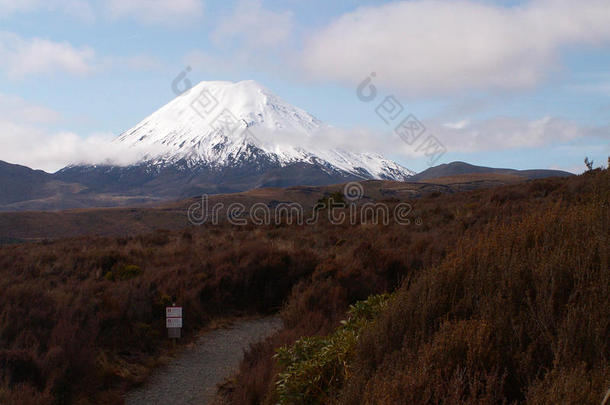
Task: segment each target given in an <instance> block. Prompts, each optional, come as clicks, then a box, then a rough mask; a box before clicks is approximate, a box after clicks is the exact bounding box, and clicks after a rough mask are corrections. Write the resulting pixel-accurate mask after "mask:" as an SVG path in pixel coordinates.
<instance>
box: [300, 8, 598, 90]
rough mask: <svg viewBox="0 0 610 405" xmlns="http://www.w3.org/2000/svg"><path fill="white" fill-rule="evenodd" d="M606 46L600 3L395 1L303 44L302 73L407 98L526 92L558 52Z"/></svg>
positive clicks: (362, 11)
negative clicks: (372, 80)
mask: <svg viewBox="0 0 610 405" xmlns="http://www.w3.org/2000/svg"><path fill="white" fill-rule="evenodd" d="M608 41H610V7H608V2H607V0H581V1H577V2H576V1H572V0H532V1H530V2H529V3H526V4H525V5H523V6H519V7H504V6H498V5H492V4H489V3H481V2H478V1H475V0H459V1H449V0H420V1H401V2H394V3H389V4H385V5H380V6H373V7H361V8H359V9H357V10H355V11H353V12H350V13H347V14H345V15H343V16H341V17H339V18H338V19H336V20H335V21H334V22H332V23H331V24H330V25H328V26H327V27H326V28H324V29H322V30H321V31H319V32H317V33H315V34H314V35H312V36H311V37H310V38H308V39H307V40H306V43H305V48H304V50H303V54H302V64H303V66H304V68H305V70H306V71H307V72H308V73H309V74H310V75H311V76H313V77H314V78H320V79H330V80H340V81H343V82H347V83H351V84H352V85H355V84H357V83H359V82H360V81H361V80H362V79H363V78H364V77H366V76H368V75H369V74H370V73H371V72H376V73H377V80H378V82H379V83H380V84H383V85H387V86H391V87H392V88H393V89H395V90H396V91H403V92H405V93H409V94H414V95H417V94H428V93H446V92H452V91H458V90H463V89H473V88H474V89H489V88H492V89H515V88H528V87H532V86H534V85H536V84H538V83H539V82H540V81H542V80H543V79H545V78H546V77H547V76H548V75H549V73H550V72H553V71H554V70H556V69H557V68H558V55H559V52H560V51H561V48H562V47H564V46H568V45H599V44H604V43H608Z"/></svg>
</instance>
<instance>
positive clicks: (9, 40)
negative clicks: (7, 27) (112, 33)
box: [0, 31, 95, 77]
mask: <svg viewBox="0 0 610 405" xmlns="http://www.w3.org/2000/svg"><path fill="white" fill-rule="evenodd" d="M94 56H95V52H94V51H93V49H92V48H90V47H81V48H76V47H74V46H73V45H71V44H70V43H68V42H54V41H51V40H48V39H44V38H32V39H25V38H22V37H20V36H18V35H16V34H13V33H9V32H1V31H0V69H3V70H5V71H6V72H7V73H8V74H9V76H12V77H23V76H30V75H36V74H47V73H55V72H65V73H70V74H77V75H85V74H88V73H90V72H91V71H92V70H93V66H92V62H93V59H94Z"/></svg>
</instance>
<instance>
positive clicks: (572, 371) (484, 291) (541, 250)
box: [0, 170, 610, 404]
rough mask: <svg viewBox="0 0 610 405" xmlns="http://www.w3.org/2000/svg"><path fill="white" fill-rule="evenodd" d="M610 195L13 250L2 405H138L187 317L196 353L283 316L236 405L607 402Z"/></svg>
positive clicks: (6, 290)
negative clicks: (175, 315)
mask: <svg viewBox="0 0 610 405" xmlns="http://www.w3.org/2000/svg"><path fill="white" fill-rule="evenodd" d="M609 184H610V179H609V176H608V171H607V170H606V171H601V170H593V171H591V172H589V173H587V174H585V175H583V176H578V177H574V178H568V179H544V180H536V181H532V182H528V183H524V184H517V185H512V186H503V187H498V188H493V189H486V190H475V191H470V192H464V193H457V194H453V195H443V194H438V193H436V194H430V195H428V196H424V197H422V198H419V199H415V200H411V201H410V203H412V205H413V207H414V210H413V212H412V215H413V218H421V219H422V224H421V225H417V224H416V221H412V223H411V225H408V226H404V225H399V224H397V223H396V222H395V221H390V225H388V226H384V225H376V224H373V223H364V224H357V225H350V224H348V223H345V224H341V225H332V224H330V223H327V222H326V221H324V220H321V221H319V222H318V223H317V224H315V225H311V226H307V225H303V226H299V225H270V226H255V225H248V226H241V227H240V226H231V225H229V224H220V225H205V226H202V227H191V228H186V229H183V230H181V231H171V232H170V231H157V232H154V233H150V234H145V235H140V236H129V237H112V238H111V237H107V238H104V237H80V238H71V239H61V240H54V241H44V242H39V243H28V244H18V245H6V246H2V247H0V275H1V277H0V290H1V291H2V294H0V319H1V323H0V403H15V404H72V403H78V404H117V403H121V401H122V400H121V393H122V392H123V391H124V390H125V389H127V388H129V387H131V386H133V385H134V384H138V383H140V382H141V381H143V379H144V378H145V377H146V376H147V374H148V372H149V370H150V368H151V367H153V366H154V365H155V359H156V358H157V357H158V355H159V353H161V352H162V351H163V350H165V348H167V346H168V344H167V339H166V335H165V324H164V310H163V308H164V306H166V305H168V304H170V303H171V302H172V301H174V300H175V301H176V302H177V303H178V304H179V305H182V306H183V308H184V314H185V315H184V317H185V318H184V326H185V330H184V333H185V339H184V340H185V341H188V339H189V338H190V337H192V336H193V334H194V332H196V331H197V330H199V329H201V328H203V327H205V326H206V325H208V324H209V323H210V322H211V321H213V320H215V319H219V318H224V317H231V316H236V315H243V314H263V313H270V312H276V311H281V314H282V316H283V319H284V329H283V330H281V331H280V332H278V333H277V334H276V335H274V336H272V337H271V338H270V339H268V340H267V341H266V342H263V343H260V344H257V345H255V346H253V347H252V349H251V350H250V351H249V352H248V353H247V354H246V357H245V359H244V362H243V363H242V365H241V369H240V373H239V375H238V376H237V379H236V384H235V385H234V386H232V387H231V386H230V385H229V386H228V388H227V390H226V391H227V392H226V395H227V399H228V400H229V401H230V402H232V403H234V404H256V403H276V402H277V401H279V400H283V399H285V401H284V402H286V403H291V402H290V401H292V402H296V403H299V400H298V399H295V396H294V395H295V392H296V391H298V390H301V389H303V390H308V391H307V392H309V393H310V395H309V396H308V397H307V398H309V399H308V400H307V401H308V402H304V401H301V402H303V403H315V402H316V401H318V402H319V403H333V402H336V403H345V404H351V403H360V402H364V403H383V404H385V403H387V404H390V403H392V404H393V403H409V404H410V403H464V404H466V403H503V402H506V403H515V402H516V403H520V402H528V403H558V402H562V400H558V399H557V398H567V401H568V402H567V403H574V404H576V403H596V402H595V401H597V402H599V401H600V400H601V398H600V397H601V396H603V391H604V390H605V389H607V388H608V387H607V386H608V382H610V380H609V378H610V373H609V368H608V364H610V361H609V360H610V352H609V350H610V348H609V346H608V345H609V342H610V339H609V336H610V326H609V322H610V313H609V312H608V311H609V307H610V306H609V305H608V302H609V298H608V297H610V294H609V293H610V292H609V291H608V288H609V286H610V280H609V277H610V274H609V270H608V248H607V247H608V245H609V242H610V241H609V240H608V229H609V223H608V212H609V207H608V200H609V197H610V196H609V189H610V186H609ZM387 203H388V204H390V205H391V204H395V203H397V202H396V201H388V202H387ZM320 218H324V216H320ZM390 292H393V294H392V296H393V298H392V299H390V300H387V299H385V298H384V299H379V298H378V297H377V298H376V297H373V298H369V297H370V296H371V295H376V294H384V293H390ZM382 297H385V296H382ZM367 299H368V301H365V303H361V304H356V303H357V302H358V301H363V300H367ZM354 304H355V306H354ZM351 305H352V309H351V310H350V306H351ZM342 320H346V322H345V323H344V324H341V321H342ZM281 347H283V348H284V349H282V350H280V351H279V353H278V349H279V348H281ZM324 350H325V354H324V355H321V351H324ZM325 356H326V357H325ZM309 359H314V360H315V361H314V363H313V364H309V362H308V360H309ZM304 366H307V367H312V368H310V369H303V367H304ZM317 371H320V375H321V377H320V379H318V380H317V382H316V383H315V386H310V387H308V386H307V384H308V381H309V379H308V378H306V377H307V376H308V374H307V373H314V372H317ZM278 382H279V385H278ZM316 390H317V391H320V392H323V393H324V394H323V395H324V396H317V395H318V394H316ZM304 392H305V391H304ZM320 395H322V394H320ZM282 398H283V399H282ZM354 401H355V402H354ZM579 401H580V402H579Z"/></svg>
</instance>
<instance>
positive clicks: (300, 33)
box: [0, 0, 610, 172]
mask: <svg viewBox="0 0 610 405" xmlns="http://www.w3.org/2000/svg"><path fill="white" fill-rule="evenodd" d="M186 66H190V67H191V68H192V71H191V72H190V73H189V74H188V79H189V80H191V81H192V82H193V83H196V82H198V81H201V80H231V81H238V80H244V79H254V80H257V81H259V82H260V83H262V84H264V85H265V86H267V87H268V88H270V89H271V90H273V91H274V92H275V93H277V94H278V95H280V96H281V97H283V98H284V99H286V100H287V101H289V102H291V103H292V104H294V105H296V106H298V107H301V108H304V109H305V110H307V111H309V112H310V113H312V114H313V115H315V116H317V117H318V118H320V119H321V120H322V121H324V122H326V123H328V124H331V125H334V126H336V127H340V128H344V129H346V130H354V131H356V130H362V129H364V130H366V132H367V134H368V135H367V136H369V137H370V139H368V140H367V142H369V143H370V144H371V145H373V144H374V143H375V142H376V139H380V140H381V139H385V138H384V137H383V136H382V134H385V135H388V134H391V133H392V127H389V126H388V125H386V124H385V123H384V122H383V120H381V119H380V118H379V116H377V114H376V113H375V108H376V106H377V105H378V104H379V103H380V102H381V101H382V100H383V97H385V96H390V95H393V96H395V98H396V100H399V101H400V103H401V104H402V105H403V106H404V108H405V114H406V113H411V114H414V115H415V116H416V117H417V118H418V119H419V120H420V121H421V122H422V123H423V124H424V125H425V126H426V130H427V132H428V133H429V134H432V135H434V136H435V137H436V138H437V139H438V140H439V141H440V142H442V144H443V145H444V146H445V148H446V150H447V151H446V153H445V154H444V155H443V156H442V157H441V158H440V159H439V160H438V161H437V162H436V163H444V162H450V161H453V160H465V161H468V162H471V163H474V164H482V165H490V166H497V167H499V166H502V167H515V168H562V169H566V170H570V171H573V172H579V171H582V169H583V168H584V165H583V164H582V161H583V158H584V157H585V156H589V157H591V158H593V159H594V161H595V162H597V163H605V162H606V159H607V156H608V155H610V147H609V143H610V142H609V140H610V119H609V117H610V6H608V4H607V0H583V1H580V2H573V1H568V0H533V1H493V2H492V1H476V0H463V1H458V2H455V1H449V0H429V1H428V0H421V1H403V2H383V1H355V0H345V1H332V2H329V1H322V0H314V1H306V2H305V1H296V0H284V1H279V0H274V1H271V0H237V1H210V0H131V1H130V0H97V1H95V0H90V1H87V0H82V1H79V0H65V1H60V0H47V1H43V0H23V1H21V2H18V3H15V2H13V1H7V0H0V159H2V160H7V161H10V162H13V163H20V164H26V165H28V166H31V167H36V168H42V169H45V170H49V171H53V170H57V169H59V168H61V167H62V166H63V165H65V164H67V163H69V162H71V161H73V160H74V159H78V158H79V157H80V156H82V155H83V154H87V155H89V154H91V155H93V156H95V155H96V154H101V153H103V151H102V149H103V148H101V147H99V145H100V142H105V141H107V140H108V139H111V138H112V137H113V136H115V135H118V134H119V133H121V132H122V131H124V130H126V129H128V128H130V127H132V126H133V125H135V124H136V123H137V122H139V121H140V120H141V119H143V118H144V117H145V116H147V115H149V114H150V113H152V112H153V111H154V110H156V109H157V108H159V107H160V106H162V105H163V104H165V103H167V102H168V101H169V100H171V99H172V98H173V97H174V94H173V92H172V89H171V83H172V81H173V80H174V78H175V77H176V76H177V75H178V74H179V73H180V72H181V71H183V70H184V69H185V68H186ZM371 72H375V73H376V77H375V78H374V79H373V82H372V83H373V84H374V85H375V87H376V88H377V89H378V94H379V95H378V98H377V99H376V100H374V101H373V102H371V103H365V102H362V101H361V100H360V99H359V98H358V97H357V96H356V88H357V86H358V85H359V83H361V82H362V80H363V79H365V78H366V77H367V76H368V75H369V74H370V73H371ZM376 134H379V137H378V138H376ZM367 142H361V143H362V144H364V145H366V144H367ZM378 143H383V141H379V142H378ZM374 146H375V148H376V149H380V150H381V151H382V152H383V153H385V154H387V155H388V156H389V157H391V158H393V159H395V160H397V161H398V162H399V163H401V164H403V165H404V166H406V167H408V168H410V169H413V170H416V171H420V170H423V169H425V168H427V167H428V164H429V161H428V159H427V158H426V156H424V155H423V154H422V153H421V152H416V151H415V150H414V149H415V148H414V147H409V146H408V145H403V147H399V148H397V147H395V144H392V147H389V146H388V147H387V148H386V150H384V148H383V145H374Z"/></svg>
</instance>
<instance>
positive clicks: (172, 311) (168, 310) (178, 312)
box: [165, 307, 182, 318]
mask: <svg viewBox="0 0 610 405" xmlns="http://www.w3.org/2000/svg"><path fill="white" fill-rule="evenodd" d="M165 316H166V317H168V318H182V307H165Z"/></svg>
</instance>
